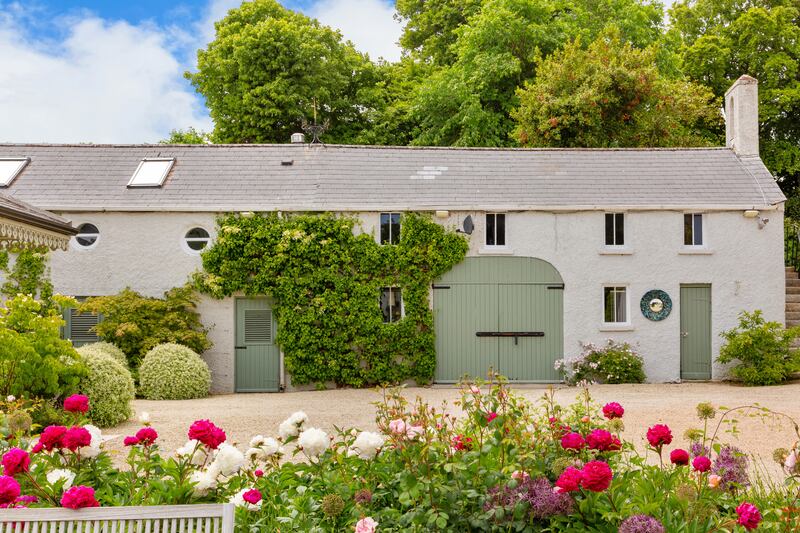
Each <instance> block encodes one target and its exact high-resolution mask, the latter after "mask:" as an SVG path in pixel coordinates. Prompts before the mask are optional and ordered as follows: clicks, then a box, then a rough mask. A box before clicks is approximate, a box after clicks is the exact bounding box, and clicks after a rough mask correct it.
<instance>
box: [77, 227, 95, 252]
mask: <svg viewBox="0 0 800 533" xmlns="http://www.w3.org/2000/svg"><path fill="white" fill-rule="evenodd" d="M99 238H100V230H98V229H97V226H95V225H94V224H88V223H87V224H81V225H80V226H78V234H77V235H75V242H76V243H77V244H78V246H80V247H81V248H90V247H92V246H94V245H95V243H96V242H97V239H99Z"/></svg>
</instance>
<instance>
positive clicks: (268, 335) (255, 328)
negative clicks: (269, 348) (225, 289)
mask: <svg viewBox="0 0 800 533" xmlns="http://www.w3.org/2000/svg"><path fill="white" fill-rule="evenodd" d="M244 343H245V344H271V343H272V311H271V310H269V309H246V310H245V311H244Z"/></svg>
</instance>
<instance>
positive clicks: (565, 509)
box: [483, 477, 573, 520]
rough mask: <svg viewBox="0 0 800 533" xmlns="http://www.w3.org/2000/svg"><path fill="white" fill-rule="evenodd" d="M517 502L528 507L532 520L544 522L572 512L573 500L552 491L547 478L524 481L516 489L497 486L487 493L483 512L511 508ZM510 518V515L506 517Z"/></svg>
mask: <svg viewBox="0 0 800 533" xmlns="http://www.w3.org/2000/svg"><path fill="white" fill-rule="evenodd" d="M519 502H526V503H527V504H528V506H529V510H528V514H529V516H530V517H531V519H533V520H546V519H548V518H550V517H551V516H556V515H566V514H570V513H571V512H572V507H573V500H572V498H571V497H570V495H569V494H560V493H557V492H554V491H553V485H552V484H551V483H550V481H548V480H547V478H544V477H540V478H536V479H531V478H529V479H525V480H523V481H521V482H520V483H518V484H517V486H516V487H513V488H511V487H509V486H508V485H505V486H497V487H492V488H491V489H489V491H488V498H487V500H486V503H485V504H484V506H483V509H484V511H490V510H492V509H496V508H498V507H506V508H512V507H514V506H515V505H516V504H517V503H519ZM507 516H508V517H509V518H510V516H511V515H510V514H509V515H507Z"/></svg>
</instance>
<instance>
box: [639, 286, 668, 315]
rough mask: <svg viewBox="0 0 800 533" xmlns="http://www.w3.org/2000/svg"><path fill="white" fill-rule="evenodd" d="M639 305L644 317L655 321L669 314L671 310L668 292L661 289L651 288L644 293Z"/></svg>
mask: <svg viewBox="0 0 800 533" xmlns="http://www.w3.org/2000/svg"><path fill="white" fill-rule="evenodd" d="M639 307H640V308H641V310H642V314H643V315H644V316H645V317H647V318H649V319H650V320H654V321H656V322H657V321H659V320H664V319H665V318H667V317H668V316H669V314H670V312H671V311H672V300H671V299H670V297H669V294H667V293H666V292H664V291H662V290H661V289H653V290H650V291H647V292H646V293H644V296H642V301H641V302H640V304H639Z"/></svg>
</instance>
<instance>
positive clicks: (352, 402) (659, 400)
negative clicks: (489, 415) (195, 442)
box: [105, 382, 800, 472]
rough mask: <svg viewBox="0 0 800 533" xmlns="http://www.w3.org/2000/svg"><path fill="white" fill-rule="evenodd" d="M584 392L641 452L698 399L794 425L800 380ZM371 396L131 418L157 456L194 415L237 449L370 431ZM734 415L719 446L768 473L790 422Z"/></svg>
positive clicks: (146, 404) (567, 395)
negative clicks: (286, 430)
mask: <svg viewBox="0 0 800 533" xmlns="http://www.w3.org/2000/svg"><path fill="white" fill-rule="evenodd" d="M515 390H516V392H518V393H520V394H522V395H524V396H525V397H526V398H528V399H529V400H536V399H538V398H540V397H541V396H542V394H543V393H544V392H545V391H546V390H547V388H546V387H540V386H517V387H515ZM590 392H591V394H592V396H593V398H594V399H595V400H596V401H597V402H599V403H601V404H602V403H605V402H609V401H617V402H619V403H621V404H622V405H623V406H624V407H625V419H624V420H625V437H626V438H627V439H628V440H631V441H632V442H634V444H636V445H637V446H639V447H641V448H643V447H644V444H645V440H644V434H645V432H646V430H647V427H648V426H650V425H652V424H655V423H659V422H660V423H665V424H668V425H669V426H670V428H672V432H673V435H675V440H674V441H673V446H686V444H687V443H686V440H685V439H684V438H683V433H684V431H685V430H686V429H688V428H690V427H698V426H699V422H698V421H697V418H696V416H695V406H696V405H697V404H698V403H700V402H711V403H712V404H714V405H715V406H720V405H723V406H726V407H736V406H739V405H748V404H754V403H757V404H759V405H761V406H763V407H767V408H769V409H772V410H776V411H781V412H784V413H786V414H788V415H790V416H792V417H793V418H794V419H795V420H798V421H800V382H794V383H791V384H787V385H782V386H776V387H740V386H735V385H730V384H726V383H683V384H646V385H595V386H592V387H590ZM578 393H579V390H578V389H575V388H566V387H559V388H557V390H556V399H557V400H558V401H559V402H561V403H562V405H565V404H568V403H570V402H572V401H573V400H574V399H575V397H576V395H577V394H578ZM406 395H407V396H408V397H409V398H413V397H415V396H421V397H423V398H424V399H425V400H426V401H428V402H429V403H431V404H434V405H437V406H438V405H441V403H442V402H443V401H447V402H448V403H449V404H450V406H451V407H450V410H451V411H452V412H457V408H455V407H454V406H452V402H453V401H454V400H456V399H458V397H459V394H458V390H457V389H456V388H455V387H444V386H436V387H418V388H409V389H407V390H406ZM379 398H380V394H379V393H378V392H376V391H375V390H364V389H361V390H358V389H344V390H330V391H313V392H289V393H283V394H235V395H234V394H230V395H222V396H213V397H210V398H206V399H202V400H186V401H150V400H136V402H135V410H136V413H137V416H138V414H140V413H142V412H143V411H146V412H148V413H149V414H150V417H151V421H152V425H153V427H155V428H156V429H157V430H158V432H159V435H160V436H161V438H160V443H161V449H162V450H164V451H167V450H174V449H175V448H177V447H178V446H181V445H182V444H183V443H184V442H185V441H186V431H187V429H188V426H189V424H191V422H192V421H194V420H196V419H199V418H208V419H211V420H212V421H213V422H214V423H216V424H217V425H219V426H221V427H222V428H224V429H225V431H226V432H227V434H228V439H229V442H234V443H239V444H241V447H242V448H244V447H246V445H247V442H248V441H249V439H250V437H251V436H252V435H255V434H263V435H266V436H275V435H276V434H277V429H278V424H280V423H281V422H282V421H283V420H284V419H285V418H286V417H287V416H288V415H290V414H291V413H292V412H294V411H297V410H303V411H305V412H306V413H307V414H308V415H309V419H310V424H311V425H312V426H315V427H321V428H323V429H325V430H327V431H332V430H333V426H334V425H336V426H339V427H343V426H344V427H357V428H359V429H372V428H374V427H375V421H374V414H375V408H374V406H373V405H372V402H374V401H377V400H378V399H379ZM736 418H738V419H739V421H740V423H739V428H740V430H741V434H740V436H739V437H738V438H733V437H731V436H729V435H724V437H723V442H730V443H733V444H736V445H737V446H739V447H740V448H742V449H743V450H744V451H746V452H748V453H753V454H755V455H757V456H758V457H760V458H761V460H762V461H763V462H764V463H765V465H766V466H767V469H768V470H770V471H771V472H776V471H777V468H776V465H774V462H773V461H772V451H773V450H774V449H775V448H778V447H787V448H788V447H790V446H791V444H792V443H793V442H794V441H795V440H796V439H797V437H796V436H795V435H794V432H793V431H792V428H791V424H790V423H788V422H782V423H781V425H780V426H776V425H775V424H764V422H763V421H761V420H760V419H755V418H748V417H745V416H741V415H740V416H737V417H736ZM714 422H716V420H715V421H714ZM138 427H139V424H138V422H136V421H135V419H134V420H132V421H130V422H128V423H125V424H122V425H120V426H117V427H116V428H112V429H108V430H106V431H105V433H106V434H107V435H120V438H117V439H114V440H113V441H111V442H110V443H109V444H108V445H107V446H108V447H109V448H111V449H112V450H117V451H119V450H121V449H122V443H121V441H122V438H121V437H122V436H124V435H128V434H132V433H133V432H135V431H136V429H138Z"/></svg>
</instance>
